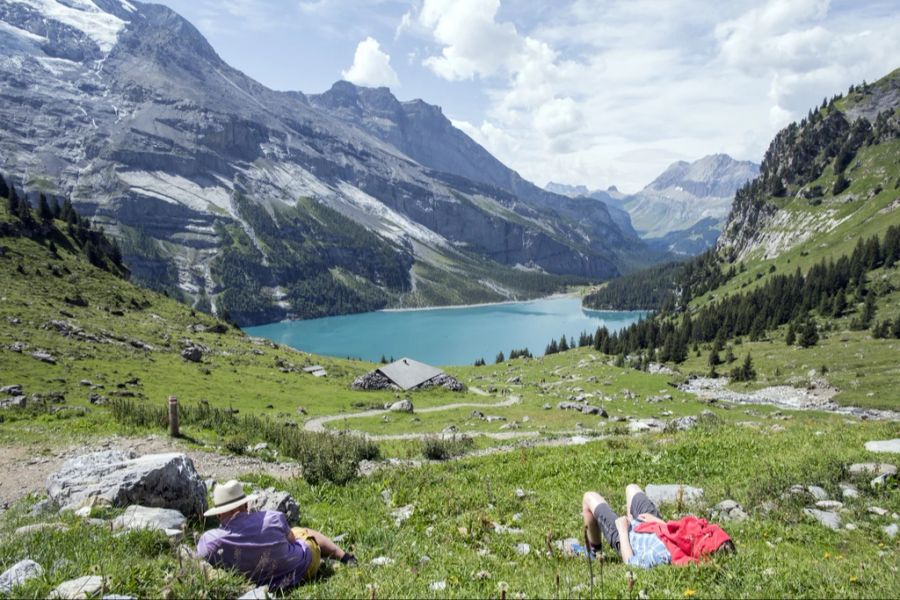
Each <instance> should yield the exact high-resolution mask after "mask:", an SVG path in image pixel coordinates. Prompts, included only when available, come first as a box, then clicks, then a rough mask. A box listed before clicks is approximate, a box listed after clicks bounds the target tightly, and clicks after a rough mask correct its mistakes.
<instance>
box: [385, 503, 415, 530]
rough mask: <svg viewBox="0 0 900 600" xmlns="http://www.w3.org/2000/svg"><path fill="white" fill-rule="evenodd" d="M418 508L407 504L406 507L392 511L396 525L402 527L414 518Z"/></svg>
mask: <svg viewBox="0 0 900 600" xmlns="http://www.w3.org/2000/svg"><path fill="white" fill-rule="evenodd" d="M415 510H416V507H415V506H414V505H412V504H407V505H406V506H401V507H400V508H395V509H394V510H392V511H391V517H392V518H393V519H394V525H396V526H397V527H400V525H402V524H403V522H404V521H406V520H407V519H409V518H410V517H411V516H413V513H414V512H415Z"/></svg>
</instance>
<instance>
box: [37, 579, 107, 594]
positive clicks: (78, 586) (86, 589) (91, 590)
mask: <svg viewBox="0 0 900 600" xmlns="http://www.w3.org/2000/svg"><path fill="white" fill-rule="evenodd" d="M101 589H103V578H102V577H100V576H97V575H88V576H85V577H79V578H77V579H70V580H69V581H65V582H63V583H61V584H59V585H58V586H56V589H54V590H53V591H52V592H50V596H49V597H50V598H60V599H70V600H76V599H81V598H91V597H93V596H95V595H96V594H97V593H98V592H100V590H101Z"/></svg>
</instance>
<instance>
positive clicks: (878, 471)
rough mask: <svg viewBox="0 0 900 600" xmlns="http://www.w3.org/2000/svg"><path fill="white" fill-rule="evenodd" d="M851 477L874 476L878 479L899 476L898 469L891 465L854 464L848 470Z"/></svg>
mask: <svg viewBox="0 0 900 600" xmlns="http://www.w3.org/2000/svg"><path fill="white" fill-rule="evenodd" d="M847 472H848V473H850V474H851V475H874V476H876V477H878V476H881V475H887V476H889V477H893V476H895V475H897V467H896V466H894V465H892V464H889V463H874V462H870V463H854V464H852V465H850V466H849V467H848V468H847Z"/></svg>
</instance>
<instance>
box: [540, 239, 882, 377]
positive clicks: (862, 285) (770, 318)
mask: <svg viewBox="0 0 900 600" xmlns="http://www.w3.org/2000/svg"><path fill="white" fill-rule="evenodd" d="M898 260H900V226H896V225H893V226H891V227H889V228H888V229H887V231H886V232H885V235H884V238H883V239H882V240H879V239H878V237H874V236H873V237H870V238H868V239H866V240H863V239H862V238H860V239H859V240H858V242H857V244H856V247H855V248H854V250H853V252H852V253H851V255H850V256H842V257H841V258H839V259H838V260H837V261H834V260H829V261H825V260H824V259H823V260H822V261H821V262H819V263H818V264H816V265H814V266H812V267H811V268H810V269H809V271H808V272H807V273H806V275H804V274H803V273H802V272H801V271H800V269H799V268H798V269H797V270H796V271H795V272H794V273H793V274H792V275H778V274H774V273H773V274H770V275H769V279H768V280H767V281H766V282H765V283H764V284H763V285H761V286H759V287H757V288H755V289H754V290H752V291H749V292H745V293H742V294H739V295H734V296H731V297H728V298H725V299H723V300H719V301H718V302H711V303H709V304H707V305H706V306H704V307H703V308H701V309H700V310H698V311H696V312H695V313H692V312H689V311H687V310H677V309H676V310H674V311H668V310H663V311H661V312H659V313H657V314H656V315H654V316H652V317H651V318H649V319H642V320H640V321H638V322H637V323H634V324H632V325H631V326H629V327H627V328H625V329H623V330H622V331H620V332H616V333H610V332H609V330H608V329H606V328H605V327H601V328H599V329H597V331H596V332H595V333H594V334H587V333H584V334H582V338H581V341H589V342H591V345H592V346H593V347H594V349H596V350H598V351H600V352H603V353H604V354H608V355H614V356H619V357H620V358H619V359H617V361H618V362H621V363H622V364H623V365H624V363H625V362H626V359H627V357H629V356H644V355H645V353H646V356H647V357H648V360H649V359H650V357H651V354H650V353H652V355H653V356H652V358H654V359H658V360H659V361H662V362H674V363H681V362H684V361H685V360H686V359H687V356H688V352H689V348H690V347H691V346H692V345H696V344H699V343H707V342H712V343H713V351H712V352H711V353H710V357H709V360H708V363H709V366H710V367H711V368H712V369H713V370H714V369H715V366H717V365H718V364H719V361H718V355H719V352H720V351H721V350H722V349H723V348H724V345H725V340H728V339H732V338H737V339H740V337H741V336H748V337H749V339H750V340H751V341H753V340H758V339H760V338H761V337H762V336H763V335H764V334H765V332H766V331H769V330H772V329H775V328H777V327H780V326H782V325H784V324H788V332H787V336H786V339H785V341H786V342H787V343H788V344H794V343H795V342H796V343H799V344H800V345H801V346H803V347H809V346H814V345H815V344H816V343H818V341H819V330H818V327H817V326H816V323H815V320H814V319H813V318H812V316H811V314H810V313H811V312H812V311H817V312H818V313H819V314H820V315H823V316H832V317H838V316H841V315H842V314H844V312H845V311H846V310H847V306H848V302H847V297H848V296H851V297H852V299H853V301H854V302H859V301H862V302H863V308H862V310H861V311H860V313H859V315H858V316H857V317H854V320H858V322H859V328H861V329H866V328H868V327H869V326H870V325H871V324H872V323H873V322H874V318H875V292H874V291H873V290H871V289H869V288H868V286H867V284H866V273H867V272H869V271H871V270H873V269H877V268H879V267H882V266H884V267H892V266H894V265H895V264H896V263H897V261H898ZM700 279H701V280H702V278H700ZM712 279H714V278H712ZM686 289H690V288H689V287H687V288H686ZM679 317H680V318H679ZM851 326H853V324H852V323H851ZM879 327H880V329H879V333H880V332H883V331H885V329H884V326H883V325H881V324H879ZM893 327H894V324H891V325H890V328H891V330H893ZM565 341H566V340H565V336H563V338H562V339H561V340H560V341H559V342H557V341H556V340H553V341H551V342H550V344H548V345H547V348H546V350H545V354H554V353H556V352H564V351H565V350H567V349H568V347H569V345H568V343H566V344H565V347H564V342H565ZM727 350H728V356H726V362H729V363H730V362H732V361H733V360H734V355H733V352H732V350H731V348H730V347H729V348H728V349H727ZM740 369H743V370H741V371H740V373H738V377H741V378H752V377H751V375H752V365H750V367H749V368H746V369H745V368H743V367H740ZM739 380H742V381H746V380H749V379H739Z"/></svg>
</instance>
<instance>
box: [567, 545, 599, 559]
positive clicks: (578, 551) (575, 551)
mask: <svg viewBox="0 0 900 600" xmlns="http://www.w3.org/2000/svg"><path fill="white" fill-rule="evenodd" d="M570 548H571V550H572V555H573V556H585V555H587V556H588V557H589V558H591V560H593V559H595V558H597V551H596V550H594V549H593V548H585V547H584V546H582V545H581V544H572V545H571V546H570Z"/></svg>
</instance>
